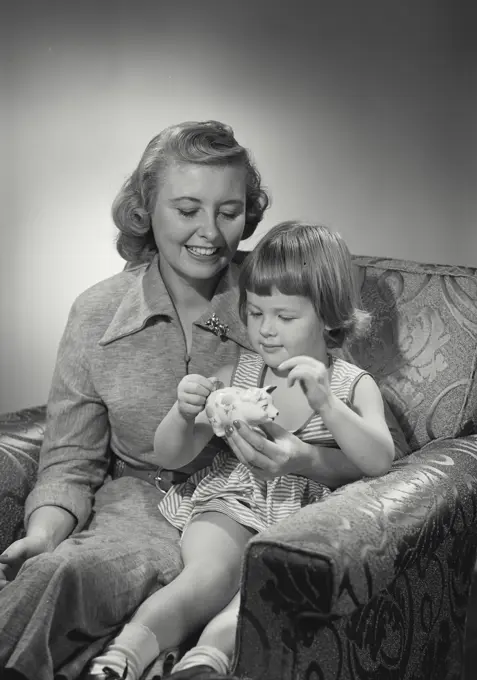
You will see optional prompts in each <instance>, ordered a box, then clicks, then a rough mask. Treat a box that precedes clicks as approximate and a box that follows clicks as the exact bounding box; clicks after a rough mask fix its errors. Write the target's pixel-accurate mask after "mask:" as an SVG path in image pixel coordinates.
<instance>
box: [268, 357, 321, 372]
mask: <svg viewBox="0 0 477 680" xmlns="http://www.w3.org/2000/svg"><path fill="white" fill-rule="evenodd" d="M321 363H322V362H321V361H318V359H314V358H313V357H308V356H305V355H302V356H297V357H290V359H285V361H282V363H281V364H280V365H279V366H278V370H279V371H288V370H289V369H291V368H294V367H295V366H298V365H299V364H303V365H305V366H316V365H317V364H318V365H320V364H321ZM323 365H324V364H323Z"/></svg>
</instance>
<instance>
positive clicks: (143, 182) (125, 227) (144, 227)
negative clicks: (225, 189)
mask: <svg viewBox="0 0 477 680" xmlns="http://www.w3.org/2000/svg"><path fill="white" fill-rule="evenodd" d="M171 161H176V162H184V163H198V164H204V165H215V166H227V165H233V166H243V167H245V169H246V172H247V175H246V183H247V188H246V205H245V228H244V232H243V236H242V238H243V239H246V238H249V237H250V236H251V235H252V234H253V232H254V231H255V229H256V227H257V225H258V224H259V222H260V221H261V219H262V217H263V214H264V212H265V210H266V209H267V207H268V205H269V202H270V199H269V196H268V194H267V192H266V191H265V190H264V189H263V188H262V186H261V178H260V174H259V172H258V170H257V169H256V167H255V165H254V164H253V162H252V159H251V157H250V153H249V151H248V150H247V149H245V148H244V147H243V146H240V144H239V143H238V142H237V140H236V139H235V137H234V132H233V130H232V128H231V127H229V126H228V125H225V124H224V123H220V122H218V121H215V120H208V121H204V122H195V121H192V122H185V123H179V124H178V125H172V126H170V127H168V128H166V129H165V130H163V131H162V132H160V133H159V134H158V135H156V137H154V138H153V139H151V141H150V142H149V144H148V145H147V147H146V149H145V151H144V153H143V155H142V157H141V160H140V161H139V164H138V166H137V168H136V169H135V170H134V172H133V173H132V175H131V176H130V177H129V178H128V179H127V180H126V182H125V183H124V184H123V186H122V188H121V190H120V191H119V193H118V195H117V197H116V199H115V200H114V203H113V206H112V216H113V220H114V223H115V225H116V227H117V228H118V229H119V235H118V237H117V239H116V247H117V250H118V252H119V254H120V255H121V257H122V258H124V259H125V260H127V261H128V262H147V261H148V260H150V259H151V258H152V257H153V256H154V255H155V253H157V245H156V242H155V240H154V235H153V232H152V226H151V217H152V214H153V212H154V208H155V205H156V199H157V190H158V186H159V182H160V180H161V173H162V172H164V169H165V168H166V167H167V164H168V163H170V162H171Z"/></svg>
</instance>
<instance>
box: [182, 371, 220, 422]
mask: <svg viewBox="0 0 477 680" xmlns="http://www.w3.org/2000/svg"><path fill="white" fill-rule="evenodd" d="M221 386H222V385H221V383H219V381H218V380H217V378H204V376H202V375H194V374H192V375H186V376H185V378H182V380H181V381H180V383H179V385H178V387H177V406H178V409H179V413H180V414H181V415H182V417H183V418H185V420H194V419H195V418H196V417H197V416H198V415H199V413H200V412H201V411H203V410H204V407H205V402H206V401H207V397H208V396H209V394H210V393H211V392H214V391H215V390H216V389H219V387H221Z"/></svg>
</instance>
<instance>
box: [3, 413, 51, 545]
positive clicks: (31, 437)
mask: <svg viewBox="0 0 477 680" xmlns="http://www.w3.org/2000/svg"><path fill="white" fill-rule="evenodd" d="M45 418H46V408H45V407H44V406H41V407H38V408H31V409H24V410H23V411H20V412H18V413H10V414H7V415H4V416H1V417H0V471H1V474H0V553H1V552H3V551H4V550H6V548H7V547H8V546H9V545H10V543H12V542H13V541H15V540H16V539H17V538H21V536H22V534H23V515H24V511H23V508H24V504H25V498H26V497H27V495H28V493H29V491H30V489H31V488H32V487H33V484H34V482H35V479H36V475H37V468H38V456H39V452H40V446H41V442H42V440H43V434H44V431H45Z"/></svg>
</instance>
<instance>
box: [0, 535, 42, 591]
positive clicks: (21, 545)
mask: <svg viewBox="0 0 477 680" xmlns="http://www.w3.org/2000/svg"><path fill="white" fill-rule="evenodd" d="M45 552H51V548H50V546H49V543H48V540H47V539H46V538H45V537H43V536H26V537H25V538H21V539H20V540H18V541H15V542H14V543H12V544H11V545H10V547H9V548H8V549H7V550H6V552H4V553H3V555H0V590H1V589H2V588H4V587H5V586H6V585H7V583H9V582H10V581H13V579H14V578H15V577H16V575H17V574H18V572H19V571H20V568H21V566H22V565H23V563H24V562H26V560H28V559H29V558H30V557H35V556H36V555H41V554H42V553H45Z"/></svg>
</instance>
